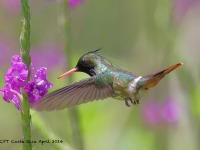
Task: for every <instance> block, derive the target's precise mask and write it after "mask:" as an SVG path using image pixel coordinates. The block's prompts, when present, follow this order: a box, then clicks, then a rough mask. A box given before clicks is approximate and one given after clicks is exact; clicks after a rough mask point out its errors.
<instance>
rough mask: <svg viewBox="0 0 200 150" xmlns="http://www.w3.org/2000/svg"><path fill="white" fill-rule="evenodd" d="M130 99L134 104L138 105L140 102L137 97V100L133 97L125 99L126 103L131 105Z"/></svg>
mask: <svg viewBox="0 0 200 150" xmlns="http://www.w3.org/2000/svg"><path fill="white" fill-rule="evenodd" d="M129 101H130V102H131V104H133V105H137V104H139V103H140V101H139V100H138V99H137V100H133V99H132V98H126V99H125V104H126V106H128V107H130V106H131V105H130V104H129Z"/></svg>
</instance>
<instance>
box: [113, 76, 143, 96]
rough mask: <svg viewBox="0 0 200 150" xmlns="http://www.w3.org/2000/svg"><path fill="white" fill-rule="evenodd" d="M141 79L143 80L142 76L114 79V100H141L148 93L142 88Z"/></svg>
mask: <svg viewBox="0 0 200 150" xmlns="http://www.w3.org/2000/svg"><path fill="white" fill-rule="evenodd" d="M140 79H142V77H141V76H139V77H135V76H132V77H127V76H118V77H116V78H114V82H113V89H114V93H115V94H114V96H113V98H115V99H119V100H125V99H127V98H131V99H133V100H139V99H140V98H141V97H142V96H143V95H144V93H145V91H146V90H145V89H142V88H141V86H140Z"/></svg>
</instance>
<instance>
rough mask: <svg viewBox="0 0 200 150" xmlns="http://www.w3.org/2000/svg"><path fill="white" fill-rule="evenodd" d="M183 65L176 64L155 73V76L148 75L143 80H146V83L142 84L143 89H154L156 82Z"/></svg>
mask: <svg viewBox="0 0 200 150" xmlns="http://www.w3.org/2000/svg"><path fill="white" fill-rule="evenodd" d="M182 65H183V63H177V64H174V65H172V66H169V67H168V68H166V69H164V70H162V71H160V72H158V73H156V74H153V75H148V76H145V77H144V78H145V79H146V82H145V84H144V86H143V87H144V88H146V89H148V88H151V87H154V86H155V85H156V84H158V82H159V81H160V80H161V79H162V78H163V77H164V76H165V75H166V74H168V73H170V72H171V71H173V70H174V69H176V68H178V67H180V66H182Z"/></svg>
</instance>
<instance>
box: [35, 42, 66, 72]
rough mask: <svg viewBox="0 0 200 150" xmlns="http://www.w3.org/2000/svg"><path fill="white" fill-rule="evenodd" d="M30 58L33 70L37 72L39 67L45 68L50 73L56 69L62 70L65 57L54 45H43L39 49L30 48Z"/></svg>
mask: <svg viewBox="0 0 200 150" xmlns="http://www.w3.org/2000/svg"><path fill="white" fill-rule="evenodd" d="M31 58H32V63H33V64H34V66H33V67H34V68H35V69H34V70H37V69H38V68H39V67H40V66H45V67H47V68H48V70H49V71H52V70H54V69H55V68H56V67H58V68H59V67H63V68H64V65H65V64H66V63H65V55H64V54H63V53H62V52H61V50H60V48H59V47H58V46H57V45H55V44H43V45H41V46H39V47H36V48H32V49H31Z"/></svg>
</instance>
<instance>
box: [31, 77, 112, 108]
mask: <svg viewBox="0 0 200 150" xmlns="http://www.w3.org/2000/svg"><path fill="white" fill-rule="evenodd" d="M106 80H107V79H106V78H103V76H102V75H96V76H93V77H91V78H87V79H84V80H81V81H79V82H75V83H73V84H70V85H67V86H65V87H63V88H61V89H58V90H56V91H53V92H52V93H49V94H47V95H45V96H43V97H42V98H41V99H40V100H38V101H37V102H35V103H33V104H31V108H33V109H35V110H37V111H42V110H47V111H51V110H59V109H63V108H66V107H72V106H75V105H79V104H82V103H86V102H89V101H93V100H99V99H105V98H107V97H111V96H112V95H113V93H114V92H113V88H112V85H111V84H109V83H108V82H107V81H106Z"/></svg>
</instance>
